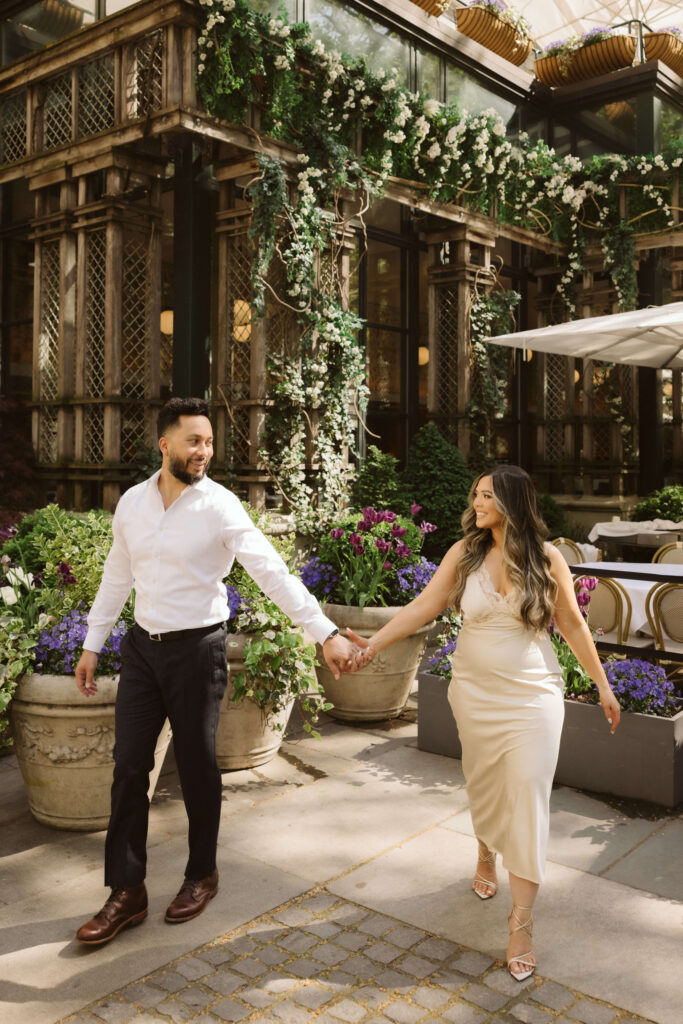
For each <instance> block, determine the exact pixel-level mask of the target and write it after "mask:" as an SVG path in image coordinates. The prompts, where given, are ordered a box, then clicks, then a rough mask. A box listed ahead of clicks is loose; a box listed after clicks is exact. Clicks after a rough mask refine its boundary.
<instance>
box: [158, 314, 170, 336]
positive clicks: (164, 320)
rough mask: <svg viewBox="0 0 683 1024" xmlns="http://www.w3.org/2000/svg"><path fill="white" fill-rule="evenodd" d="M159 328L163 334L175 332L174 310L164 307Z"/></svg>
mask: <svg viewBox="0 0 683 1024" xmlns="http://www.w3.org/2000/svg"><path fill="white" fill-rule="evenodd" d="M159 330H160V331H161V333H162V334H173V310H172V309H162V311H161V316H160V317H159Z"/></svg>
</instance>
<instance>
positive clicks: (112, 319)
mask: <svg viewBox="0 0 683 1024" xmlns="http://www.w3.org/2000/svg"><path fill="white" fill-rule="evenodd" d="M123 182H124V172H123V170H121V169H120V168H118V167H111V168H109V170H108V171H107V193H108V194H109V195H114V194H116V193H118V192H120V191H121V190H122V188H123ZM106 232H107V235H106V237H107V256H106V264H107V291H106V296H105V305H104V323H105V327H104V333H105V350H104V390H105V394H107V395H120V394H121V346H122V321H123V311H122V300H123V225H122V223H121V220H120V218H118V217H111V218H110V219H109V221H108V223H107V228H106ZM120 458H121V406H120V404H119V403H118V402H116V403H111V404H107V405H105V407H104V461H105V463H107V462H109V463H112V464H117V463H118V462H119V461H120ZM118 497H119V486H118V484H113V483H112V482H110V481H108V482H106V483H105V484H104V486H103V488H102V504H103V506H104V508H106V509H113V507H114V506H115V505H116V502H117V501H118Z"/></svg>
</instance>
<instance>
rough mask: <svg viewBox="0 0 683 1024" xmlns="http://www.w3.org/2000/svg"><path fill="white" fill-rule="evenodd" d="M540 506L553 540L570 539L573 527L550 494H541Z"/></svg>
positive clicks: (539, 498) (539, 497)
mask: <svg viewBox="0 0 683 1024" xmlns="http://www.w3.org/2000/svg"><path fill="white" fill-rule="evenodd" d="M538 504H539V508H540V510H541V515H542V516H543V520H544V522H545V525H546V526H547V527H548V532H549V533H550V536H551V538H555V537H568V536H569V532H570V529H571V527H570V525H569V520H568V519H567V513H566V512H565V510H564V509H563V508H562V506H561V505H560V503H559V502H557V501H555V499H554V498H553V497H552V495H550V494H539V496H538Z"/></svg>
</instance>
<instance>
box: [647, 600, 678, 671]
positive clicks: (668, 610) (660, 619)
mask: <svg viewBox="0 0 683 1024" xmlns="http://www.w3.org/2000/svg"><path fill="white" fill-rule="evenodd" d="M645 612H646V614H647V621H648V622H649V623H650V629H651V630H652V635H653V637H654V638H655V648H656V649H657V650H658V651H671V652H672V653H676V654H683V583H655V585H654V587H652V588H651V590H650V591H649V593H648V595H647V598H646V600H645Z"/></svg>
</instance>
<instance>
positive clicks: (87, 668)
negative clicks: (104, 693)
mask: <svg viewBox="0 0 683 1024" xmlns="http://www.w3.org/2000/svg"><path fill="white" fill-rule="evenodd" d="M96 668H97V655H96V654H95V652H94V651H85V650H84V651H83V653H82V654H81V657H80V658H79V661H78V665H76V686H77V687H78V689H79V690H80V691H81V693H82V694H83V696H84V697H92V695H93V694H94V693H97V683H96V682H95V669H96Z"/></svg>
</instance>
